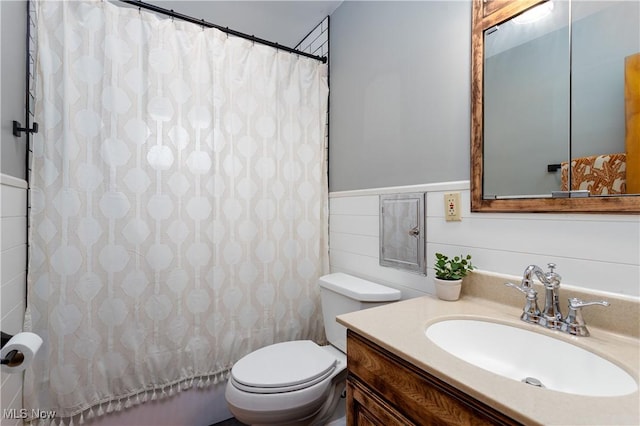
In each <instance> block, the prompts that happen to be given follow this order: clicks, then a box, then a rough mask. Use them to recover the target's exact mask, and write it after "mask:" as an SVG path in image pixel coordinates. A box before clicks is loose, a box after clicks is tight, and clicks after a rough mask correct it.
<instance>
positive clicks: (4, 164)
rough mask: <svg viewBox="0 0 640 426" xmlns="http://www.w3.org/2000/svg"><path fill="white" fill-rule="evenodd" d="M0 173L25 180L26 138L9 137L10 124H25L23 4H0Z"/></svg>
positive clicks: (21, 2)
mask: <svg viewBox="0 0 640 426" xmlns="http://www.w3.org/2000/svg"><path fill="white" fill-rule="evenodd" d="M0 8H2V12H0V19H1V22H0V31H1V32H2V35H1V36H0V40H1V45H0V55H1V57H0V84H1V85H2V87H1V88H0V92H1V93H2V101H1V102H2V106H1V107H0V145H1V146H2V149H1V151H0V157H1V161H0V172H2V173H5V174H8V175H11V176H15V177H18V178H21V179H25V177H26V176H25V155H26V149H27V148H26V141H27V138H26V137H24V136H23V137H21V138H16V137H15V136H13V133H12V122H13V120H17V121H19V122H20V123H21V124H22V125H24V124H25V120H24V119H25V84H26V83H25V67H26V59H25V57H26V36H25V34H26V25H27V24H26V22H27V3H26V1H5V0H2V1H0Z"/></svg>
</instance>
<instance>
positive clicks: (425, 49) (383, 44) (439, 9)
mask: <svg viewBox="0 0 640 426" xmlns="http://www.w3.org/2000/svg"><path fill="white" fill-rule="evenodd" d="M470 55H471V3H470V1H453V2H452V1H420V2H397V1H381V2H378V1H362V2H360V1H357V2H355V1H347V2H344V3H343V4H342V5H341V6H340V7H339V8H338V9H336V11H335V12H334V13H333V14H332V15H331V44H330V55H329V56H330V57H331V61H330V62H331V63H330V67H331V68H330V72H331V74H330V78H331V99H330V102H331V104H330V137H329V140H330V142H329V143H330V145H329V185H330V190H331V191H342V190H352V189H364V188H376V187H384V186H395V185H411V184H422V183H433V182H443V181H452V180H463V179H469V140H470V133H469V129H470V124H469V120H470V115H469V114H470V113H469V111H470V63H471V62H470Z"/></svg>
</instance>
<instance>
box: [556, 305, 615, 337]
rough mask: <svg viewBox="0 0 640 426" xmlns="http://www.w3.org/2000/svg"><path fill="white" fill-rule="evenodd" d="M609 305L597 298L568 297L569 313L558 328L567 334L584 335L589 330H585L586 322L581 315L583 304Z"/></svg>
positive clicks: (586, 334) (587, 333)
mask: <svg viewBox="0 0 640 426" xmlns="http://www.w3.org/2000/svg"><path fill="white" fill-rule="evenodd" d="M593 305H600V306H609V305H610V303H609V302H607V301H606V300H597V301H594V302H585V301H583V300H582V299H579V298H577V297H571V298H569V313H568V314H567V317H566V318H565V319H564V321H563V323H562V325H561V327H560V329H561V330H562V331H565V332H567V333H569V334H574V335H576V336H583V337H586V336H588V335H589V330H587V324H586V323H585V321H584V318H583V317H582V308H584V307H585V306H593Z"/></svg>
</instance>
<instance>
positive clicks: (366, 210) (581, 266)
mask: <svg viewBox="0 0 640 426" xmlns="http://www.w3.org/2000/svg"><path fill="white" fill-rule="evenodd" d="M451 191H460V192H461V195H462V221H461V222H446V221H445V217H444V212H445V209H444V193H445V192H451ZM403 192H425V193H426V194H427V196H426V209H425V210H426V222H425V223H426V233H427V235H426V244H427V248H426V256H427V276H426V277H425V276H420V275H416V274H412V273H409V272H405V271H400V270H396V269H393V268H388V267H382V266H380V265H379V263H378V235H379V223H378V219H379V213H378V198H379V196H380V195H381V194H389V193H403ZM329 197H330V207H329V210H330V219H329V220H330V222H329V230H330V239H329V246H330V249H329V253H330V262H331V271H332V272H345V273H350V274H353V275H357V276H360V277H363V278H368V279H371V280H374V281H377V282H380V283H383V284H386V285H389V286H392V287H395V288H397V289H399V290H401V291H402V297H403V298H410V297H415V296H420V295H424V294H427V293H429V294H433V293H434V291H435V290H434V286H433V280H432V277H433V274H434V273H433V263H434V262H433V259H434V257H435V253H436V252H443V253H445V254H448V255H458V254H462V253H464V254H466V253H469V254H471V255H472V256H473V263H474V265H476V266H477V268H478V269H479V270H484V271H490V272H496V273H501V274H507V275H513V276H515V277H520V276H522V273H523V271H524V269H525V268H526V267H527V265H530V264H537V265H540V266H541V267H544V268H546V264H547V263H550V262H553V263H555V264H556V265H557V269H556V271H557V272H558V273H559V274H560V275H561V276H562V278H563V279H562V283H563V285H566V286H575V287H581V288H585V289H591V290H597V291H603V292H609V293H616V294H621V295H626V296H631V297H634V298H637V297H639V296H640V215H637V214H636V215H611V214H573V213H572V214H539V213H538V214H530V213H471V212H470V202H469V197H470V194H469V183H468V181H461V182H446V183H438V184H426V185H416V186H403V187H394V188H379V189H366V190H360V191H343V192H332V193H331V194H330V195H329ZM505 291H508V289H505Z"/></svg>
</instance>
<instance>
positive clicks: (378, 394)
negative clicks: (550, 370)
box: [347, 330, 519, 426]
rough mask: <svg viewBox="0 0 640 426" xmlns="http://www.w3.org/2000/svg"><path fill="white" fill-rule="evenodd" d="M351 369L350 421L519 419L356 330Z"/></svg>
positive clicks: (350, 342)
mask: <svg viewBox="0 0 640 426" xmlns="http://www.w3.org/2000/svg"><path fill="white" fill-rule="evenodd" d="M347 370H348V378H347V424H348V425H351V426H360V425H376V426H389V425H429V426H431V425H478V426H481V425H517V424H519V423H518V422H516V421H514V420H513V419H511V418H510V417H508V416H506V415H504V414H502V413H501V412H499V411H497V410H495V409H493V408H491V407H489V406H487V405H486V404H484V403H482V402H480V401H478V400H477V399H475V398H473V397H471V396H469V395H468V394H466V393H464V392H462V391H460V390H458V389H457V388H455V387H453V386H451V385H450V384H448V383H446V382H444V381H443V380H441V379H439V378H437V377H435V376H432V375H431V374H429V373H427V372H425V371H424V370H422V369H420V368H418V367H416V366H414V365H413V364H411V363H409V362H407V361H405V360H403V359H401V358H399V357H398V356H396V355H394V354H392V353H391V352H389V351H387V350H386V349H384V348H382V347H380V346H378V345H376V344H375V343H373V342H371V341H369V340H368V339H366V338H364V337H362V336H360V335H359V334H357V333H355V332H353V331H352V330H347Z"/></svg>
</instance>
